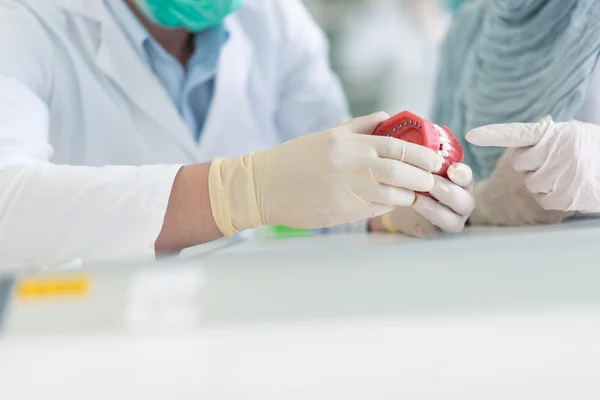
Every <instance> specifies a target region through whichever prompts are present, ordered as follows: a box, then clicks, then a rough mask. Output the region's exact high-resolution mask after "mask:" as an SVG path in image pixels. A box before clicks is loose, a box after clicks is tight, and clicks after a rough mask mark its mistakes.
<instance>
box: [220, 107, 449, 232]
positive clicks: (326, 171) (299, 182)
mask: <svg viewBox="0 0 600 400" xmlns="http://www.w3.org/2000/svg"><path fill="white" fill-rule="evenodd" d="M388 118H389V116H388V115H387V114H385V113H377V114H373V115H370V116H367V117H363V118H357V119H354V120H351V121H349V122H347V123H345V124H342V125H340V126H338V127H336V128H333V129H331V130H329V131H326V132H322V133H316V134H311V135H307V136H304V137H300V138H298V139H295V140H291V141H289V142H286V143H283V144H281V145H278V146H276V147H273V148H271V149H269V150H266V151H262V152H258V153H253V154H251V155H247V156H243V157H239V158H234V159H216V160H214V161H213V163H212V165H211V168H210V172H209V192H210V202H211V207H212V212H213V216H214V219H215V222H216V224H217V226H218V227H219V230H220V231H221V232H222V233H223V234H224V235H226V236H232V235H234V234H236V233H238V232H240V231H243V230H246V229H251V228H255V227H258V226H263V225H285V226H289V227H292V228H310V229H315V228H328V227H332V226H334V225H338V224H342V223H348V222H353V221H357V220H362V219H367V218H371V217H374V216H379V215H382V214H385V213H387V212H389V211H391V210H392V209H394V208H395V207H398V206H410V205H412V204H413V203H414V201H415V193H414V191H425V192H427V191H429V190H431V189H432V188H433V186H434V183H435V181H434V178H433V175H432V174H431V172H435V171H438V170H439V169H440V168H441V165H442V160H441V158H440V157H439V156H438V155H437V154H436V153H435V152H433V151H432V150H429V149H427V148H425V147H422V146H418V145H415V144H412V143H408V142H404V141H401V140H397V139H394V138H390V137H380V136H372V135H371V134H372V133H373V131H374V130H375V128H376V127H377V125H379V123H381V122H383V121H384V120H386V119H388Z"/></svg>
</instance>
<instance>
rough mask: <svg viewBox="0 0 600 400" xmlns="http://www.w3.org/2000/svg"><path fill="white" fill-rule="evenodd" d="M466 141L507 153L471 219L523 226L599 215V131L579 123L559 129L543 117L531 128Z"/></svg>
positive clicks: (485, 130) (507, 128)
mask: <svg viewBox="0 0 600 400" xmlns="http://www.w3.org/2000/svg"><path fill="white" fill-rule="evenodd" d="M467 140H468V141H469V142H471V143H473V144H475V145H479V146H503V147H511V149H509V150H508V151H507V152H506V153H505V154H504V156H503V157H502V159H501V160H500V162H499V163H498V166H497V167H496V171H495V172H494V174H492V176H490V178H489V179H488V180H487V181H485V182H483V183H482V184H481V185H480V187H478V188H477V193H478V195H477V197H476V198H477V202H478V205H477V209H476V212H475V213H474V217H476V218H479V217H481V219H484V220H485V219H487V220H490V219H491V220H492V221H493V222H494V223H495V224H500V223H501V224H503V225H525V224H545V223H554V222H559V221H562V220H564V219H566V218H568V217H570V216H572V215H573V214H574V212H575V211H582V212H597V211H600V182H599V176H600V175H599V173H600V170H599V169H598V168H600V157H599V156H598V155H596V152H597V149H599V148H600V127H598V126H596V125H591V124H584V123H581V122H577V121H572V122H568V123H558V124H557V123H554V122H553V121H552V119H551V118H550V117H547V118H544V119H543V120H541V121H539V122H537V123H534V124H518V123H515V124H503V125H490V126H484V127H481V128H477V129H474V130H472V131H471V132H469V133H468V134H467ZM502 187H504V189H505V191H506V192H505V193H502V190H503V189H502ZM478 209H480V210H479V211H481V212H479V211H478ZM473 222H476V221H473Z"/></svg>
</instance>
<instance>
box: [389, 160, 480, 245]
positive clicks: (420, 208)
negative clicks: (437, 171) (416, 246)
mask: <svg viewBox="0 0 600 400" xmlns="http://www.w3.org/2000/svg"><path fill="white" fill-rule="evenodd" d="M448 177H449V178H450V180H448V179H445V178H442V177H441V176H437V175H434V180H435V185H434V187H433V188H432V189H431V190H430V191H429V193H430V194H431V195H432V196H433V197H435V199H436V200H437V201H436V200H433V199H431V198H429V197H425V196H422V195H417V200H416V201H415V203H414V204H413V205H412V206H411V207H399V208H396V209H395V210H394V211H392V212H391V213H389V214H388V215H386V216H383V217H382V225H383V227H384V229H385V230H386V231H388V232H396V233H404V234H406V235H409V236H415V237H421V238H424V237H430V236H435V235H438V234H440V233H458V232H460V231H462V230H463V229H464V227H465V223H466V221H467V219H468V218H469V215H470V214H471V212H472V211H473V208H474V206H475V199H474V196H473V172H472V171H471V168H469V167H468V166H467V165H465V164H453V165H451V166H450V168H448Z"/></svg>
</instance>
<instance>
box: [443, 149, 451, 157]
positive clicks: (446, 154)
mask: <svg viewBox="0 0 600 400" xmlns="http://www.w3.org/2000/svg"><path fill="white" fill-rule="evenodd" d="M449 155H450V153H449V152H448V150H442V156H443V157H448V156H449Z"/></svg>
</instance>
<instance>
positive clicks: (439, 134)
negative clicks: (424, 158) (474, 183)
mask: <svg viewBox="0 0 600 400" xmlns="http://www.w3.org/2000/svg"><path fill="white" fill-rule="evenodd" d="M374 135H378V136H391V137H394V138H396V139H400V140H404V141H407V142H410V143H415V144H418V145H420V146H425V147H427V148H430V149H431V150H433V151H435V152H437V153H438V155H440V156H441V157H443V159H444V164H443V165H442V169H441V170H440V171H439V172H438V173H437V175H440V176H443V177H444V178H448V174H447V172H448V167H450V166H451V165H452V164H454V163H459V162H462V161H463V159H464V157H465V153H464V150H463V148H462V146H461V145H460V143H459V142H458V139H456V137H455V136H454V134H453V133H452V131H451V130H450V129H449V128H448V127H446V126H444V127H441V126H438V125H435V124H433V123H431V122H429V121H427V120H425V119H423V118H421V117H419V116H417V115H415V114H413V113H410V112H408V111H403V112H401V113H399V114H396V115H394V116H393V117H391V118H390V119H388V120H387V121H384V122H382V123H381V124H379V126H378V127H377V129H375V133H374Z"/></svg>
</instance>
